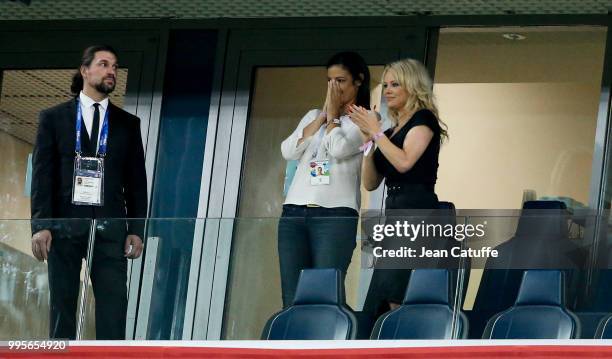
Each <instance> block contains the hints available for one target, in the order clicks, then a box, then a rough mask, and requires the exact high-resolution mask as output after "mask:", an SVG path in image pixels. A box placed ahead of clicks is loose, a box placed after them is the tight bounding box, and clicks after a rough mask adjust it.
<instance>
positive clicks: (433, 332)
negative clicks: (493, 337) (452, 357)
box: [371, 269, 468, 339]
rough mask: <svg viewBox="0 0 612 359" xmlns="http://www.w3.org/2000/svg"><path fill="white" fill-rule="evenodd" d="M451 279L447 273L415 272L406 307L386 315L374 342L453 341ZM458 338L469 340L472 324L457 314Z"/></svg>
mask: <svg viewBox="0 0 612 359" xmlns="http://www.w3.org/2000/svg"><path fill="white" fill-rule="evenodd" d="M450 278H451V275H450V273H449V271H448V270H446V269H415V270H413V271H412V274H411V276H410V282H409V283H408V288H407V289H406V295H405V297H404V300H403V302H402V305H401V306H400V307H399V308H397V309H394V310H392V311H389V312H387V313H385V314H383V315H382V316H381V317H380V318H379V319H378V320H377V321H376V324H375V325H374V329H373V331H372V335H371V339H452V338H453V318H454V316H453V307H452V304H451V303H452V298H451V281H450ZM456 315H457V325H458V330H457V333H458V335H457V336H458V337H459V338H465V337H466V336H467V332H468V330H467V329H468V322H467V318H466V317H465V315H464V314H463V313H461V312H458V313H456Z"/></svg>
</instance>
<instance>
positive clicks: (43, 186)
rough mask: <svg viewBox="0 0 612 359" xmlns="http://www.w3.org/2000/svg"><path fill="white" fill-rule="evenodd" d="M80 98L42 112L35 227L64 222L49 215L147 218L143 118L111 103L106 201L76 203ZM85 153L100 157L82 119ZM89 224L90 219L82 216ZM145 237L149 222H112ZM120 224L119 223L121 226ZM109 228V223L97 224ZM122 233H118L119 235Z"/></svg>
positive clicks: (58, 225)
mask: <svg viewBox="0 0 612 359" xmlns="http://www.w3.org/2000/svg"><path fill="white" fill-rule="evenodd" d="M76 106H77V102H76V99H73V100H70V101H68V102H64V103H62V104H59V105H57V106H55V107H52V108H49V109H47V110H44V111H42V112H41V113H40V118H39V124H38V133H37V136H36V144H35V146H34V154H33V162H32V197H31V210H32V231H33V232H34V233H35V232H37V231H39V230H41V229H51V230H52V231H53V230H57V229H58V228H62V226H61V222H62V221H56V222H57V223H55V224H53V221H47V220H43V219H50V218H121V219H122V218H145V217H146V215H147V182H146V172H145V162H144V150H143V147H142V139H141V135H140V119H139V118H138V117H136V116H134V115H132V114H130V113H128V112H126V111H124V110H122V109H120V108H118V107H117V106H115V105H113V104H112V103H110V102H109V105H108V109H107V111H109V113H108V121H109V122H108V131H109V132H108V142H107V153H106V156H105V158H104V205H103V206H76V205H73V204H72V202H71V201H72V181H73V171H74V158H75V142H76V128H75V121H76ZM82 129H83V130H82V131H81V143H82V156H95V148H93V145H92V144H91V143H90V141H89V135H88V133H87V131H85V130H84V129H85V125H84V124H82ZM79 222H80V223H87V221H79ZM106 223H107V224H108V223H110V224H112V225H111V227H115V228H121V227H123V230H122V232H123V233H122V234H125V232H126V230H127V233H129V234H137V235H139V236H140V237H141V238H143V232H144V230H143V229H144V221H142V220H141V221H128V225H127V228H126V225H125V221H122V220H112V221H107V222H106ZM118 225H119V227H117V226H118ZM98 228H99V229H100V228H104V225H102V226H98ZM119 234H120V233H115V235H119Z"/></svg>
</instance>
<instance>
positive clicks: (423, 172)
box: [374, 109, 441, 189]
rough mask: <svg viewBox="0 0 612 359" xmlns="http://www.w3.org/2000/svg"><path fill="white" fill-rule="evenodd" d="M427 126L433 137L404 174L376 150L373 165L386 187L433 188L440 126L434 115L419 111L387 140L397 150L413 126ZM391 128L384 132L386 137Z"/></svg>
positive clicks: (391, 131)
mask: <svg viewBox="0 0 612 359" xmlns="http://www.w3.org/2000/svg"><path fill="white" fill-rule="evenodd" d="M423 125H424V126H427V127H429V128H430V129H431V130H432V131H433V133H434V135H433V137H432V139H431V141H430V142H429V145H427V148H426V149H425V152H423V154H422V155H421V157H420V158H419V159H418V160H417V161H416V163H415V164H414V166H413V167H412V168H411V169H410V170H409V171H408V172H406V173H400V172H398V171H397V170H396V169H395V167H393V165H392V164H391V163H390V162H389V161H388V160H387V158H386V157H385V156H384V155H383V154H382V152H381V151H380V149H376V151H375V152H374V165H375V166H376V170H377V171H378V173H380V174H381V175H383V177H385V179H386V183H387V185H401V184H405V183H410V184H424V185H427V186H431V188H432V189H433V186H434V185H435V183H436V179H437V178H438V176H437V174H438V154H439V153H440V131H441V128H440V124H439V123H438V119H437V118H436V115H434V114H433V112H431V111H430V110H427V109H423V110H419V111H417V112H415V113H414V115H412V117H411V118H410V120H408V122H407V123H406V124H405V125H404V126H403V127H402V128H401V129H400V130H399V131H397V133H396V134H395V135H393V137H390V138H389V140H390V141H391V142H392V143H393V144H394V145H396V146H397V147H399V148H402V147H403V145H404V139H405V138H406V134H408V131H410V129H411V128H413V127H415V126H423ZM392 133H393V128H390V129H388V130H387V131H385V135H387V137H389V136H391V134H392Z"/></svg>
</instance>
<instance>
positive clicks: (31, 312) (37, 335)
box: [0, 219, 90, 340]
mask: <svg viewBox="0 0 612 359" xmlns="http://www.w3.org/2000/svg"><path fill="white" fill-rule="evenodd" d="M36 224H37V225H39V226H42V227H45V228H51V233H52V241H51V253H50V255H51V256H53V258H57V257H55V256H54V253H55V255H57V253H58V252H57V251H58V249H57V248H59V247H60V246H61V243H66V242H65V241H66V237H64V236H62V235H61V234H60V233H65V230H66V229H67V228H72V229H75V228H83V229H84V231H85V232H84V233H85V234H84V238H85V242H84V243H85V245H84V247H82V250H83V252H84V251H85V247H86V245H87V244H86V243H87V241H86V239H87V232H88V231H89V226H90V221H89V220H74V219H71V220H52V221H51V220H37V222H36ZM31 233H32V227H31V223H30V220H0V339H1V340H9V339H23V338H30V339H45V338H49V337H50V332H49V331H50V330H57V328H59V327H60V326H61V327H62V328H69V327H72V328H73V329H74V332H73V333H72V336H73V337H74V335H75V334H76V324H77V319H76V318H77V308H78V305H77V308H74V309H75V312H74V313H73V317H72V323H66V322H65V321H62V323H64V324H65V325H63V326H62V324H58V325H57V326H55V329H54V326H52V325H50V323H49V322H50V312H49V310H50V307H49V303H50V292H49V272H48V265H47V262H40V261H38V260H37V259H36V258H34V256H33V255H32V244H31ZM62 247H63V246H62ZM63 248H66V247H63ZM53 263H57V262H56V261H54V262H53ZM52 265H55V264H52ZM58 268H59V267H58ZM56 273H57V272H56ZM59 273H60V275H59V276H57V274H56V276H57V277H54V278H55V281H58V280H61V279H62V276H64V278H65V272H64V273H61V271H59ZM71 284H72V287H71V288H73V290H74V291H73V293H74V294H75V296H74V297H73V300H74V303H77V300H76V299H77V298H76V296H78V292H79V291H80V290H81V289H82V286H83V277H81V279H80V281H78V279H77V281H75V282H74V283H71ZM58 288H59V289H58V290H57V293H58V296H61V295H66V293H67V292H68V289H67V288H66V287H64V286H61V285H60V286H58ZM57 315H58V312H57V311H55V312H54V314H53V315H52V317H57ZM63 318H64V319H65V318H66V317H63ZM68 321H70V319H68ZM54 323H57V321H54ZM68 331H69V330H68ZM66 333H67V332H63V333H59V332H56V334H55V335H56V336H57V335H59V337H60V338H66V337H68V336H69V335H67V334H66Z"/></svg>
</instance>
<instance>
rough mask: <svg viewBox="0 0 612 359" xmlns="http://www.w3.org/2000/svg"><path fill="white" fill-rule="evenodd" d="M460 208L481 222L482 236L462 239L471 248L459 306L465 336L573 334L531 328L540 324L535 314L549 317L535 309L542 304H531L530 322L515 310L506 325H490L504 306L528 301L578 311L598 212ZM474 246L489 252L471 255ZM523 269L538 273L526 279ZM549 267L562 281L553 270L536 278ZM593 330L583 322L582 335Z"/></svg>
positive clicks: (586, 285)
mask: <svg viewBox="0 0 612 359" xmlns="http://www.w3.org/2000/svg"><path fill="white" fill-rule="evenodd" d="M478 212H480V213H478ZM504 212H505V213H504ZM461 213H462V214H468V213H469V214H470V215H469V216H468V223H469V224H472V225H474V226H476V225H481V226H482V227H483V228H484V231H483V234H484V235H483V236H479V237H475V238H470V239H468V240H466V241H465V244H466V247H467V248H469V249H471V250H472V251H474V252H473V254H472V255H473V257H472V259H471V273H470V276H469V287H468V289H467V291H466V293H465V303H464V306H463V309H464V311H465V312H466V314H467V315H468V317H469V321H470V333H469V338H470V339H479V338H481V337H482V338H493V339H512V338H515V339H546V338H548V339H574V338H577V336H576V334H575V333H574V334H571V335H570V336H569V337H566V336H565V335H567V334H568V333H562V332H563V331H562V330H561V329H559V332H557V331H556V330H554V331H553V332H547V331H546V330H545V329H543V328H545V327H546V326H542V327H541V332H534V331H532V330H531V329H530V328H535V327H538V324H537V323H539V322H537V321H538V320H543V321H547V319H544V317H543V316H542V311H541V310H540V309H538V308H541V307H535V309H534V310H533V313H532V314H531V316H532V317H533V318H534V322H533V323H531V324H529V323H528V322H524V321H522V319H521V318H520V317H519V316H517V317H516V318H515V320H516V322H515V323H514V324H513V325H510V326H508V327H505V325H506V324H507V323H506V322H505V320H506V319H503V320H501V321H500V323H498V324H496V325H497V327H491V325H492V324H493V323H494V322H495V318H497V317H496V315H497V314H498V313H501V312H504V311H506V310H508V309H510V308H511V307H512V308H513V310H512V313H510V312H508V313H510V314H511V315H515V314H514V313H518V312H519V311H517V310H515V309H519V310H520V308H521V307H522V306H529V305H532V306H538V305H540V306H542V305H545V306H549V307H551V308H552V307H556V308H563V309H562V310H565V311H568V310H569V311H573V312H578V311H580V303H581V302H584V301H585V299H587V297H585V293H586V292H587V290H588V288H589V287H590V284H589V282H588V280H587V278H589V277H590V276H591V274H590V273H591V271H592V266H593V262H592V261H591V258H592V254H593V251H594V250H595V248H596V247H595V246H594V243H595V242H594V238H595V237H594V235H593V234H594V229H595V227H594V225H595V223H596V222H597V218H598V217H597V215H596V213H595V212H594V211H586V210H585V211H576V212H574V213H573V214H570V213H569V212H568V211H566V210H522V211H520V212H519V211H512V210H507V211H498V213H497V214H491V213H488V214H487V213H485V212H484V211H469V210H466V211H462V212H461ZM478 251H480V252H481V253H482V254H484V253H488V254H489V255H488V257H475V256H476V255H477V254H474V253H476V252H478ZM493 251H495V253H493ZM526 271H529V272H530V273H531V274H530V276H531V278H536V279H534V280H535V282H534V283H538V284H537V285H535V286H534V285H533V284H532V285H531V286H529V285H526V284H525V283H526V282H525V281H526V280H528V278H526V277H524V276H525V272H526ZM551 271H552V272H555V271H556V272H559V273H561V274H560V275H562V276H563V278H562V282H560V283H558V284H557V283H556V282H555V281H556V277H555V275H556V274H554V276H553V277H542V278H547V279H545V280H544V281H543V280H542V278H540V279H538V278H537V277H538V276H543V275H544V276H546V275H551V274H550V273H549V274H546V273H542V272H551ZM519 291H520V293H521V295H520V298H519ZM559 293H561V295H558V294H559ZM554 310H555V311H556V310H557V309H554ZM577 314H579V313H577ZM539 316H540V317H539ZM578 316H579V317H580V315H578ZM492 318H493V319H492ZM508 318H510V316H508ZM549 319H550V318H549ZM550 323H552V322H551V321H548V324H550ZM525 324H527V325H525ZM553 325H554V324H553ZM502 327H503V328H502ZM492 328H493V329H492ZM495 328H497V329H495ZM502 332H505V333H502ZM593 333H594V331H593V332H590V330H589V329H587V330H586V331H585V328H584V327H583V329H582V333H581V336H580V338H592V337H593ZM556 335H561V336H560V337H557V336H556Z"/></svg>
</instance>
